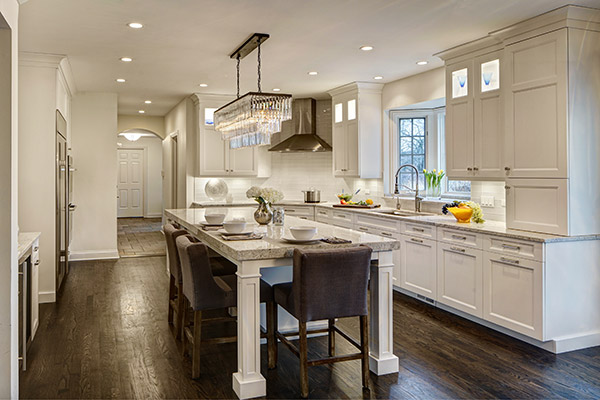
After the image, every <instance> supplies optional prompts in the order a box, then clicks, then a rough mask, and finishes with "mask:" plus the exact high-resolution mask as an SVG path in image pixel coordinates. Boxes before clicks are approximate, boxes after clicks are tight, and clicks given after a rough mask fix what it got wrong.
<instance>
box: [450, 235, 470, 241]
mask: <svg viewBox="0 0 600 400" xmlns="http://www.w3.org/2000/svg"><path fill="white" fill-rule="evenodd" d="M452 239H456V240H467V237H466V236H459V235H452Z"/></svg>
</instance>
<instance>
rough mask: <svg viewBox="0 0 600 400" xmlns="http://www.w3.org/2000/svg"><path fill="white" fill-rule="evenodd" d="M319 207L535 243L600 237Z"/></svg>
mask: <svg viewBox="0 0 600 400" xmlns="http://www.w3.org/2000/svg"><path fill="white" fill-rule="evenodd" d="M317 207H324V208H330V209H336V210H344V211H350V212H355V213H363V214H370V215H372V216H375V217H379V218H384V219H397V220H402V221H412V222H418V223H421V224H427V225H434V226H437V227H447V228H453V229H457V230H463V231H468V232H475V233H484V234H485V233H489V234H493V235H497V236H503V237H507V238H512V239H520V240H530V241H534V242H542V243H553V242H569V241H581V240H598V239H600V235H584V236H558V235H551V234H548V233H537V232H527V231H519V230H516V229H509V228H507V227H506V224H505V223H504V222H500V221H486V222H484V223H482V224H476V223H474V222H471V223H469V224H464V223H458V222H457V221H456V219H455V218H454V217H453V216H451V215H442V214H439V215H422V216H401V215H390V214H383V215H382V214H380V213H379V212H382V211H383V212H385V211H394V209H393V208H389V207H387V208H386V207H382V208H375V209H363V208H347V209H346V208H334V207H333V204H319V205H317Z"/></svg>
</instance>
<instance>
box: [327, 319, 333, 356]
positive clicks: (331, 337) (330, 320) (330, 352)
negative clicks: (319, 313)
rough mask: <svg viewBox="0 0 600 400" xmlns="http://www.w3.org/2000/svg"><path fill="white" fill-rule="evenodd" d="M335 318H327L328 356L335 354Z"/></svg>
mask: <svg viewBox="0 0 600 400" xmlns="http://www.w3.org/2000/svg"><path fill="white" fill-rule="evenodd" d="M334 328H335V318H331V319H329V335H328V339H329V357H333V356H334V355H335V329H334Z"/></svg>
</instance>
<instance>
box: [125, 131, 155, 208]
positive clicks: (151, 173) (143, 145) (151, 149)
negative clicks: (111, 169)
mask: <svg viewBox="0 0 600 400" xmlns="http://www.w3.org/2000/svg"><path fill="white" fill-rule="evenodd" d="M119 143H120V145H119ZM117 149H143V150H144V163H145V168H144V217H146V218H149V217H160V216H161V215H162V140H161V139H160V138H158V137H153V138H151V137H141V138H140V139H138V140H136V141H135V142H130V141H129V140H127V139H125V138H124V137H122V136H119V137H118V138H117ZM117 151H118V150H117ZM115 179H116V177H115Z"/></svg>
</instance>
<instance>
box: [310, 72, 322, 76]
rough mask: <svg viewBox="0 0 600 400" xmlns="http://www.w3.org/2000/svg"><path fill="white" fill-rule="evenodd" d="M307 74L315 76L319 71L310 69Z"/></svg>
mask: <svg viewBox="0 0 600 400" xmlns="http://www.w3.org/2000/svg"><path fill="white" fill-rule="evenodd" d="M308 74H309V75H311V76H315V75H318V74H319V73H318V72H317V71H310V72H309V73H308Z"/></svg>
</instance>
